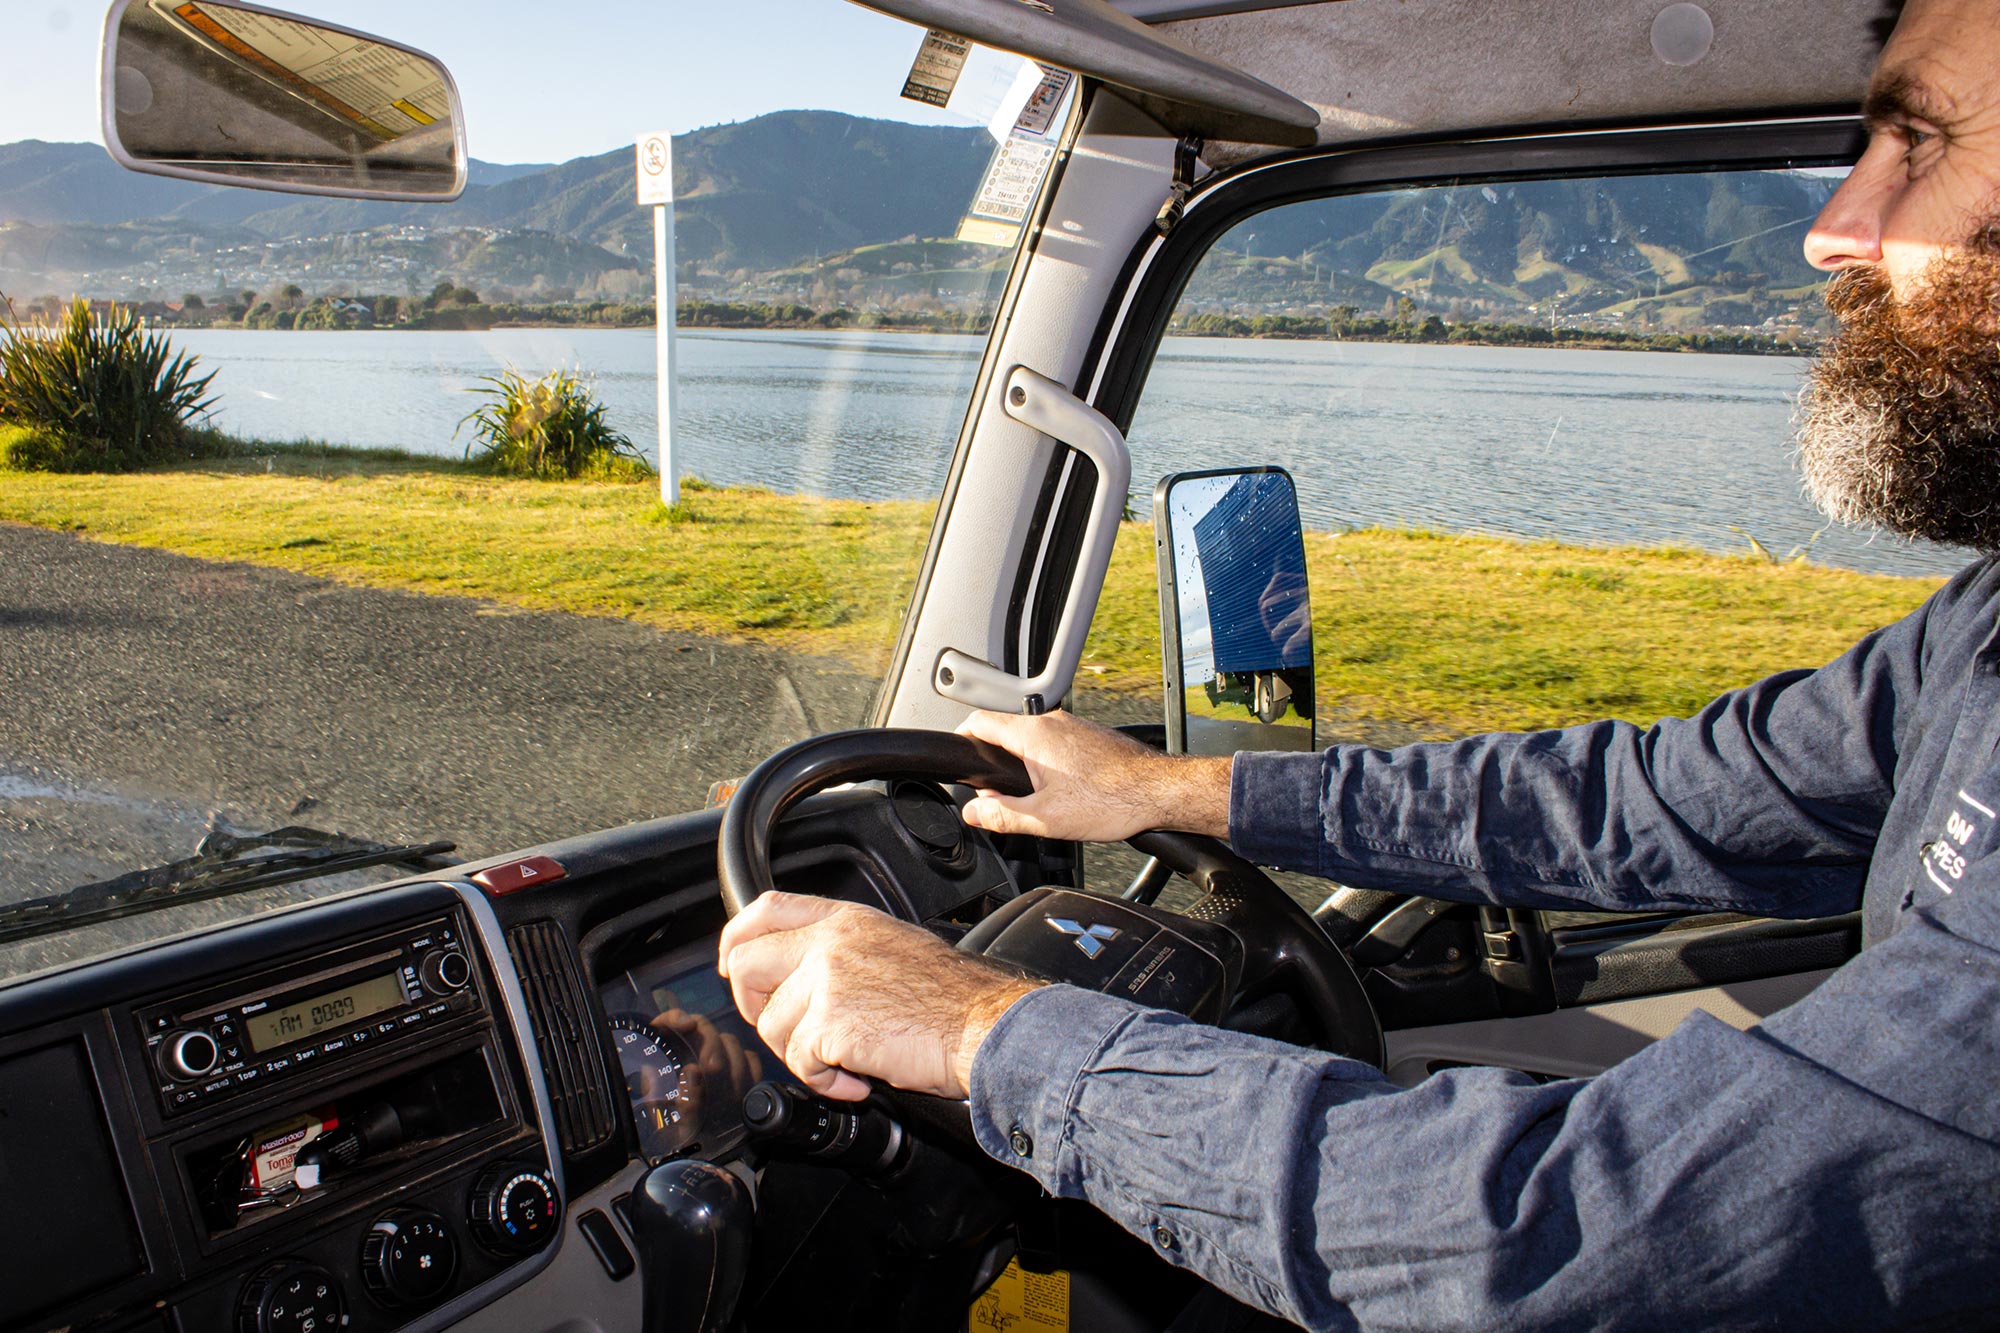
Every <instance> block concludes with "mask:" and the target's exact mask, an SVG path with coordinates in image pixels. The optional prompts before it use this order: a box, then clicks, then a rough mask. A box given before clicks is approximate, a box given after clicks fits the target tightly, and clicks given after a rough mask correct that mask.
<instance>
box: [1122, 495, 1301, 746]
mask: <svg viewBox="0 0 2000 1333" xmlns="http://www.w3.org/2000/svg"><path fill="white" fill-rule="evenodd" d="M1153 534H1154V543H1155V545H1156V547H1157V549H1158V552H1159V560H1160V656H1161V659H1162V661H1163V662H1164V663H1165V667H1166V693H1167V749H1168V751H1169V752H1170V753H1173V754H1234V753H1235V752H1236V751H1238V750H1312V749H1316V748H1317V745H1316V738H1315V735H1314V727H1313V651H1312V603H1311V599H1310V598H1309V597H1308V596H1307V592H1306V548H1305V535H1304V530H1303V528H1302V526H1301V524H1300V522H1299V501H1298V493H1297V492H1296V491H1295V490H1294V489H1293V488H1292V479H1291V476H1290V475H1289V474H1288V473H1286V472H1285V471H1284V470H1283V469H1280V468H1239V469H1231V470H1227V471H1218V472H1180V473H1175V474H1173V475H1171V476H1167V477H1163V478H1161V480H1160V484H1159V486H1158V487H1156V488H1155V489H1154V491H1153Z"/></svg>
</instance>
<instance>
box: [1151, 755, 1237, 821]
mask: <svg viewBox="0 0 2000 1333" xmlns="http://www.w3.org/2000/svg"><path fill="white" fill-rule="evenodd" d="M1235 763H1236V761H1235V759H1234V757H1232V756H1224V757H1222V758H1219V759H1218V758H1210V757H1207V756H1194V755H1188V756H1182V757H1179V758H1176V759H1173V760H1170V761H1169V762H1167V763H1163V764H1161V765H1160V767H1159V770H1158V778H1157V782H1156V791H1155V793H1154V796H1153V800H1154V802H1155V805H1156V808H1157V809H1158V810H1159V816H1160V822H1159V825H1158V827H1160V828H1164V829H1177V830H1179V831H1180V832H1182V833H1199V834H1202V835H1204V836H1206V837H1210V838H1221V839H1225V840H1226V839H1227V838H1228V837H1229V788H1230V774H1231V772H1232V771H1233V770H1234V768H1235Z"/></svg>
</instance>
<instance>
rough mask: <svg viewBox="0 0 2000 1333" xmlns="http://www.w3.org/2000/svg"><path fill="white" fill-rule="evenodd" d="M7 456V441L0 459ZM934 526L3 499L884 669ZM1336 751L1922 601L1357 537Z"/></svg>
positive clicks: (1345, 576) (496, 503)
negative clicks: (1364, 725)
mask: <svg viewBox="0 0 2000 1333" xmlns="http://www.w3.org/2000/svg"><path fill="white" fill-rule="evenodd" d="M19 434H20V432H18V431H15V432H10V431H9V430H8V429H7V428H5V427H0V455H4V453H5V451H6V449H7V447H8V444H9V441H10V440H12V439H17V438H19ZM932 512H933V506H932V505H930V504H929V503H924V502H914V501H902V502H886V503H868V502H863V501H855V500H820V499H812V498H807V497H792V496H779V495H773V494H771V493H769V492H767V491H761V490H754V489H721V488H716V487H712V486H708V485H705V484H703V483H701V482H699V481H696V480H693V479H690V480H689V481H688V482H687V483H685V484H684V486H683V494H682V500H681V503H680V504H679V505H678V506H676V507H675V508H674V509H673V510H668V509H667V508H666V507H664V506H663V505H661V504H660V502H659V494H658V491H657V489H656V488H655V487H654V486H653V485H651V484H631V483H619V482H591V481H583V482H576V481H537V480H527V479H515V478H499V477H493V476H490V475H486V474H483V473H481V472H480V471H478V470H477V469H476V468H475V467H474V466H472V465H469V464H466V463H463V462H458V461H454V460H445V459H436V458H427V457H416V456H412V455H407V454H400V453H397V452H395V451H388V450H374V451H367V452H358V451H350V450H341V449H336V448H333V447H330V446H326V445H318V444H313V443H310V442H305V443H300V444H294V445H279V446H271V445H239V446H237V449H236V452H235V454H234V455H233V456H232V457H228V458H223V459H211V460H204V461H196V462H187V463H180V464H174V465H170V466H164V467H159V468H155V469H152V470H150V471H147V472H144V473H140V474H136V475H107V474H85V475H66V476H65V475H51V474H45V473H34V472H8V473H6V474H4V476H0V520H4V521H12V522H18V523H31V524H36V525H39V526H42V527H49V528H62V529H68V530H71V531H76V532H80V533H83V534H85V535H87V536H89V537H92V538H94V539H98V540H103V541H114V542H124V543H130V544H134V545H141V546H151V547H158V548H161V549H164V550H171V551H177V552H180V553H183V554H186V555H192V556H200V557H205V558H210V559H225V560H245V561H250V562H253V563H256V564H260V565H269V566H275V567H279V568H284V569H292V570H297V571H299V572H301V573H306V574H315V575H320V576H323V577H327V578H331V579H335V580H338V581H340V582H344V583H351V584H360V585H369V586H377V587H392V588H406V589H411V590H414V591H418V592H425V593H438V594H446V595H452V596H464V597H477V598H484V599H489V600H492V601H494V602H498V603H503V604H507V605H511V606H517V607H522V608H526V609H532V610H566V611H575V612H580V613H583V614H586V615H603V616H618V617H625V618H629V619H632V620H636V621H640V622H643V623H646V624H650V625H656V626H659V627H661V628H664V629H675V630H689V631H695V632H700V633H706V634H715V635H724V636H729V637H733V638H740V639H750V640H755V641H758V642H763V643H770V644H772V645H774V646H782V647H785V648H788V649H791V650H795V651H805V652H815V653H824V654H829V655H832V656H837V657H840V658H844V659H846V660H847V661H849V662H851V663H852V664H854V665H855V666H856V667H857V668H859V669H861V670H864V671H879V670H881V669H882V668H883V666H884V665H885V664H886V662H887V659H888V655H889V653H890V651H891V649H892V648H893V646H894V643H895V638H896V634H897V631H898V628H899V626H900V624H901V622H902V618H903V614H904V610H905V608H906V606H907V604H908V600H909V594H910V588H911V586H912V583H913V581H914V579H915V575H916V570H917V565H918V561H919V560H920V558H921V556H922V552H923V546H924V542H925V539H926V537H927V535H928V533H929V530H930V522H931V515H932ZM1306 542H1307V545H1306V550H1307V563H1308V566H1309V569H1310V574H1311V578H1312V588H1313V626H1314V637H1315V642H1316V644H1317V647H1318V651H1319V667H1318V693H1319V699H1320V703H1321V716H1322V729H1323V730H1326V731H1329V732H1331V731H1334V730H1338V729H1339V727H1340V724H1341V722H1342V720H1344V719H1349V720H1351V719H1368V720H1374V721H1384V722H1392V723H1396V724H1398V725H1399V726H1402V727H1404V728H1406V729H1408V731H1409V732H1410V733H1411V734H1415V735H1423V736H1434V737H1443V736H1452V735H1462V734H1466V733H1469V732H1475V731H1484V730H1493V729H1525V728H1536V727H1544V726H1559V725H1563V724H1566V723H1570V722H1575V721H1581V720H1585V719H1588V718H1594V717H1605V716H1615V717H1623V718H1627V719H1630V720H1632V721H1635V722H1639V723H1647V722H1651V721H1653V720H1654V719H1656V718H1658V717H1661V716H1664V715H1669V714H1684V713H1687V712H1689V711H1692V710H1693V709H1696V708H1698V707H1700V706H1701V705H1702V704H1703V703H1705V702H1707V701H1708V700H1709V699H1710V698H1712V697H1714V696H1715V695H1716V694H1718V693H1720V692H1722V691H1723V690H1726V689H1729V688H1731V687H1733V686H1736V685H1740V684H1743V683H1745V682H1748V681H1750V680H1754V679H1756V678H1757V677H1759V676H1762V675H1765V674H1768V673H1770V672H1772V671H1776V670H1780V669H1782V668H1786V667H1798V666H1816V665H1819V664H1820V663H1823V662H1826V661H1829V660H1831V659H1832V658H1834V657H1836V656H1838V655H1839V654H1840V653H1841V652H1842V651H1843V650H1844V649H1846V648H1847V647H1848V646H1849V645H1850V644H1852V643H1853V642H1854V641H1855V640H1856V639H1858V638H1860V637H1861V636H1862V635H1863V634H1865V633H1867V632H1868V631H1869V630H1871V629H1874V628H1876V627H1878V626H1881V625H1884V624H1887V623H1889V622H1891V621H1893V620H1896V619H1898V618H1899V617H1901V616H1903V615H1905V614H1906V613H1908V612H1909V611H1910V610H1911V609H1913V608H1914V607H1915V606H1917V605H1918V603H1920V602H1921V601H1922V600H1923V599H1924V598H1925V597H1926V596H1928V595H1929V594H1930V592H1931V591H1932V590H1933V589H1934V588H1935V587H1936V586H1937V583H1938V581H1937V580H1935V579H1908V578H1891V577H1886V576H1881V575H1868V574H1854V573H1848V572H1845V571H1841V570H1832V569H1824V568H1820V567H1817V566H1811V565H1784V564H1779V565H1774V564H1770V563H1768V562H1766V561H1763V560H1758V559H1755V558H1753V557H1750V556H1741V557H1736V556H1718V555H1710V554H1705V553H1701V552H1695V551H1686V550H1668V549H1659V550H1636V549H1630V548H1606V547H1579V546H1565V545H1561V544H1557V543H1553V542H1521V541H1510V540H1505V539H1501V538H1493V537H1471V536H1453V535H1447V534H1441V533H1431V532H1412V531H1396V530H1383V529H1368V530H1363V531H1359V532H1350V533H1342V534H1337V535H1328V534H1311V535H1309V536H1308V537H1307V539H1306ZM1153 561H1154V556H1153V545H1152V534H1151V530H1150V527H1149V526H1147V525H1143V524H1127V525H1126V530H1125V531H1124V532H1123V533H1122V534H1121V538H1120V541H1119V543H1118V548H1117V550H1116V552H1115V554H1114V557H1113V562H1112V569H1111V573H1110V576H1109V578H1108V579H1107V581H1106V586H1105V589H1104V594H1103V597H1102V600H1101V601H1100V604H1099V607H1098V611H1097V615H1096V618H1095V620H1094V621H1093V624H1092V630H1091V637H1090V641H1089V644H1088V646H1087V648H1086V654H1085V658H1084V663H1083V671H1082V674H1081V675H1080V676H1079V680H1078V683H1079V685H1080V686H1083V687H1086V688H1093V689H1109V690H1116V691H1123V692H1131V693H1139V694H1145V695H1149V696H1152V697H1154V698H1157V697H1158V692H1159V689H1160V660H1159V620H1158V610H1157V602H1156V598H1155V591H1154V577H1155V576H1154V563H1153Z"/></svg>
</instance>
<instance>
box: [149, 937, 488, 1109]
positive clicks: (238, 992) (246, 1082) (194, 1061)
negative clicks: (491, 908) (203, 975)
mask: <svg viewBox="0 0 2000 1333" xmlns="http://www.w3.org/2000/svg"><path fill="white" fill-rule="evenodd" d="M462 929H463V927H462V925H461V924H460V923H459V922H458V921H457V920H456V919H455V914H454V916H451V917H440V918H437V919H435V920H432V921H428V922H425V923H424V924H423V925H421V926H414V927H404V928H403V929H400V930H397V931H395V932H392V933H390V934H387V935H382V936H378V937H376V938H375V939H372V940H367V941H364V942H362V943H360V944H356V945H353V946H351V947H349V948H345V949H342V950H340V951H339V952H337V953H334V954H330V955H325V956H322V957H318V958H314V959H313V960H312V961H311V962H310V963H301V964H295V965H294V966H292V967H289V968H276V969H273V970H271V971H268V972H264V973H260V974H253V975H248V976H244V977H239V978H235V979H233V980H231V981H230V982H228V983H225V984H223V985H219V986H209V987H207V988H206V989H204V990H202V991H199V992H196V993H193V994H188V995H181V996H176V997H174V998H172V999H169V1000H166V1001H163V1002H160V1003H155V1004H149V1005H145V1006H142V1007H140V1008H139V1009H137V1010H135V1014H136V1016H137V1018H138V1021H139V1026H140V1030H141V1035H142V1036H143V1038H144V1040H145V1043H146V1053H147V1057H148V1061H149V1064H150V1067H151V1069H152V1072H153V1074H154V1079H155V1082H154V1087H155V1090H156V1091H157V1092H158V1094H159V1099H160V1109H161V1111H162V1112H163V1113H164V1114H166V1115H169V1116H172V1115H180V1114H185V1113H186V1112H188V1111H191V1110H193V1109H195V1108H196V1107H200V1106H208V1105H212V1104H214V1103H215V1102H217V1101H220V1100H223V1099H225V1098H229V1097H233V1096H237V1095H240V1094H244V1093H248V1092H250V1091H252V1090H254V1089H258V1088H262V1087H264V1086H266V1085H268V1084H270V1083H272V1082H274V1081H277V1080H282V1079H289V1078H292V1077H296V1076H297V1075H299V1074H300V1073H302V1072H305V1071H308V1070H312V1069H317V1068H319V1067H321V1065H322V1064H323V1063H325V1062H329V1061H335V1060H340V1059H343V1058H344V1057H346V1056H347V1055H349V1054H351V1053H353V1052H355V1051H358V1050H362V1049H364V1048H373V1047H375V1046H376V1045H378V1044H381V1043H386V1042H393V1041H395V1040H397V1039H398V1038H400V1037H403V1036H405V1035H406V1034H409V1033H412V1032H416V1031H421V1030H424V1029H426V1028H428V1027H431V1026H434V1025H436V1024H437V1023H439V1022H441V1021H443V1020H445V1019H447V1018H449V1017H451V1016H453V1015H456V1014H468V1013H473V1012H476V1011H478V1010H480V1009H481V1008H482V1007H483V1006H482V1004H481V1001H480V997H479V993H478V987H477V986H476V985H475V984H473V971H472V964H471V962H470V960H468V959H467V957H466V954H465V949H464V947H463V945H462V944H461V940H462V938H463V936H462Z"/></svg>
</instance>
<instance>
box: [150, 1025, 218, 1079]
mask: <svg viewBox="0 0 2000 1333" xmlns="http://www.w3.org/2000/svg"><path fill="white" fill-rule="evenodd" d="M221 1060H222V1049H221V1048H220V1047H218V1046H217V1045H216V1044H215V1038H213V1037H211V1036H209V1035H208V1034H207V1033H206V1032H189V1031H186V1030H184V1029H183V1030H181V1031H177V1032H170V1033H168V1034H167V1039H166V1040H165V1041H164V1042H162V1043H160V1067H161V1068H162V1069H164V1070H165V1071H166V1074H167V1077H168V1078H170V1079H173V1080H175V1081H176V1082H179V1081H180V1080H182V1079H189V1078H206V1077H207V1076H208V1075H210V1074H212V1073H214V1072H215V1066H216V1065H217V1064H219V1063H220V1062H221Z"/></svg>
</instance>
